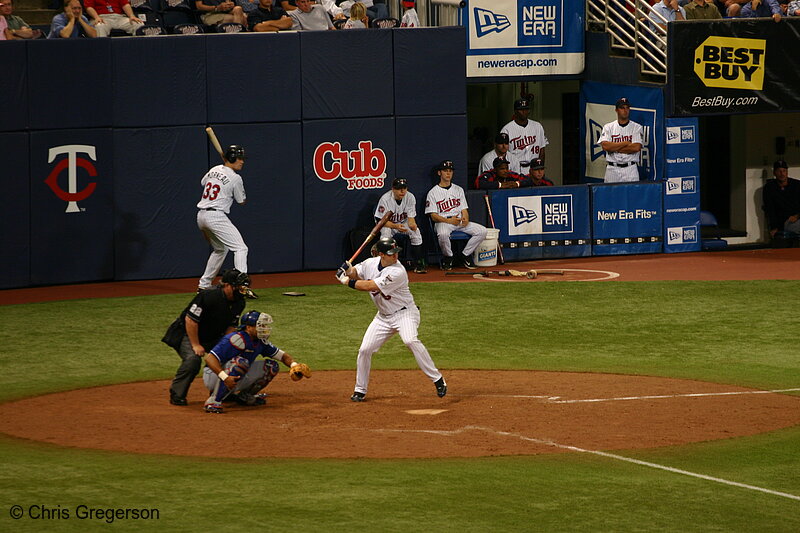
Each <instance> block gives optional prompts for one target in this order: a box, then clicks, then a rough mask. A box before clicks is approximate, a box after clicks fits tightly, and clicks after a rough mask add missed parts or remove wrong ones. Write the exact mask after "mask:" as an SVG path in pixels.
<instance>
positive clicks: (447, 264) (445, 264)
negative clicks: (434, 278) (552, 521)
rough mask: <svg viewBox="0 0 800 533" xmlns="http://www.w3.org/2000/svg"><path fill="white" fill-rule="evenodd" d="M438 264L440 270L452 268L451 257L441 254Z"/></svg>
mask: <svg viewBox="0 0 800 533" xmlns="http://www.w3.org/2000/svg"><path fill="white" fill-rule="evenodd" d="M439 265H440V266H441V267H442V270H453V258H452V257H448V256H446V255H443V256H442V260H441V262H440V263H439Z"/></svg>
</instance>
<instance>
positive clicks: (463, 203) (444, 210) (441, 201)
mask: <svg viewBox="0 0 800 533" xmlns="http://www.w3.org/2000/svg"><path fill="white" fill-rule="evenodd" d="M468 208H469V206H468V205H467V197H466V195H465V194H464V189H462V188H461V187H459V186H458V185H456V184H455V183H451V184H450V186H449V187H448V188H446V189H445V188H443V187H440V186H439V185H434V186H433V188H432V189H431V190H430V191H428V197H427V199H426V200H425V214H426V215H427V214H428V213H437V214H438V215H439V216H442V217H445V218H448V217H461V211H463V210H464V209H468Z"/></svg>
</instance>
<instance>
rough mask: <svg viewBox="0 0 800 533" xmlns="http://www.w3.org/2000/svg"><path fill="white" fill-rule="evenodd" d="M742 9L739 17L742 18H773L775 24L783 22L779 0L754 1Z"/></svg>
mask: <svg viewBox="0 0 800 533" xmlns="http://www.w3.org/2000/svg"><path fill="white" fill-rule="evenodd" d="M741 7H742V9H741V12H740V14H739V16H740V17H742V18H759V17H772V20H774V21H775V22H780V21H781V6H780V4H778V0H752V1H750V2H747V3H746V4H744V5H743V6H741Z"/></svg>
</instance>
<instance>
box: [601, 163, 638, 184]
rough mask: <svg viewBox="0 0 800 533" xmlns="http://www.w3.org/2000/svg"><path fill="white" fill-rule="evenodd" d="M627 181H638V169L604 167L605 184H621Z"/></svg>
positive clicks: (632, 167) (635, 167) (634, 167)
mask: <svg viewBox="0 0 800 533" xmlns="http://www.w3.org/2000/svg"><path fill="white" fill-rule="evenodd" d="M627 181H639V167H637V166H636V165H628V166H627V167H612V166H611V165H606V176H605V182H606V183H622V182H627Z"/></svg>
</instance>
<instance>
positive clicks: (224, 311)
mask: <svg viewBox="0 0 800 533" xmlns="http://www.w3.org/2000/svg"><path fill="white" fill-rule="evenodd" d="M244 305H245V302H244V296H243V295H241V294H240V293H239V291H237V290H236V289H234V291H233V300H228V299H227V298H226V297H225V293H224V292H223V291H222V287H217V288H215V289H208V290H205V291H200V293H198V294H197V296H195V297H194V299H193V300H192V301H191V303H190V304H189V307H187V308H186V309H184V310H183V313H181V318H185V317H186V315H189V318H190V319H191V320H194V321H195V322H197V324H198V332H197V333H198V337H199V338H200V344H202V345H203V348H205V350H206V351H207V352H210V351H211V349H212V348H213V347H214V346H216V344H217V342H219V339H220V338H221V337H222V335H223V334H224V333H225V330H227V329H228V328H229V327H233V328H235V327H236V326H238V325H239V316H240V315H241V314H242V311H244Z"/></svg>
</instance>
